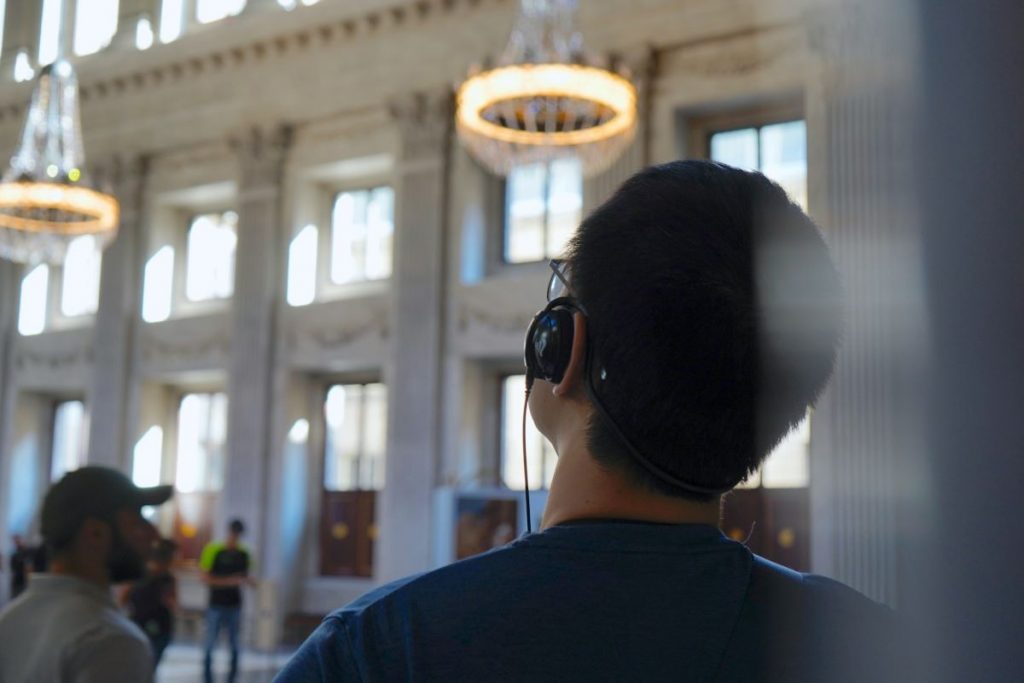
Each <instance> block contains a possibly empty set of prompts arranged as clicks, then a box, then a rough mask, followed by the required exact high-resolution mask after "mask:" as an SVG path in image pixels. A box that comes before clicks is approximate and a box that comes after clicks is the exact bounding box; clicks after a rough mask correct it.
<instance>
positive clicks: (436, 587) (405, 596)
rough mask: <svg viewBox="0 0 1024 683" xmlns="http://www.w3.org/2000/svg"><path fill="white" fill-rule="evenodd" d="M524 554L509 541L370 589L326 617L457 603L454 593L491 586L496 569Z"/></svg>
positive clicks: (513, 561)
mask: <svg viewBox="0 0 1024 683" xmlns="http://www.w3.org/2000/svg"><path fill="white" fill-rule="evenodd" d="M523 553H524V549H523V548H522V547H521V546H518V545H517V544H511V545H507V546H504V547H501V548H497V549H494V550H490V551H488V552H485V553H482V554H480V555H476V556H474V557H470V558H467V559H464V560H459V561H458V562H454V563H452V564H449V565H445V566H443V567H439V568H437V569H432V570H430V571H426V572H421V573H419V574H412V575H410V576H406V577H404V578H401V579H398V580H396V581H392V582H391V583H388V584H385V585H383V586H381V587H379V588H376V589H374V590H372V591H369V592H368V593H366V594H365V595H363V596H362V597H360V598H358V599H357V600H355V601H353V602H351V603H349V604H348V605H346V606H344V607H342V608H340V609H338V610H335V611H334V612H332V613H331V614H329V615H328V619H330V618H336V619H341V620H349V619H357V618H359V617H360V616H363V615H365V614H366V613H368V612H374V611H381V610H386V611H391V609H392V608H393V607H394V606H396V605H402V604H406V603H409V602H413V601H415V602H418V603H431V602H435V601H443V602H446V603H453V602H454V603H456V604H458V598H457V596H459V595H465V594H466V593H467V592H469V591H471V590H472V589H473V587H474V585H475V584H477V583H480V584H484V583H489V584H492V585H493V582H494V579H495V577H496V576H500V574H499V573H497V572H499V571H500V570H507V568H510V567H512V566H514V565H517V564H519V563H520V562H523V561H524V560H525V558H524V557H523ZM499 568H500V569H499Z"/></svg>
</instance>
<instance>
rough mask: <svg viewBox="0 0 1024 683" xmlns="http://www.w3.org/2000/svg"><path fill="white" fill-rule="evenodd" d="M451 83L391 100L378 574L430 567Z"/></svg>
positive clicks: (440, 396)
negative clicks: (390, 235) (388, 355)
mask: <svg viewBox="0 0 1024 683" xmlns="http://www.w3.org/2000/svg"><path fill="white" fill-rule="evenodd" d="M451 103H452V96H451V93H450V92H448V91H440V92H430V93H411V94H409V95H407V96H405V97H403V98H401V99H400V100H397V101H395V102H393V103H392V105H391V112H392V115H393V117H394V120H395V122H396V124H397V126H398V131H399V150H398V166H397V174H396V187H395V190H396V192H395V201H396V206H395V249H394V259H395V262H394V271H393V272H394V275H393V276H392V281H391V286H392V290H393V292H394V302H395V303H394V306H393V308H392V314H391V326H390V328H391V337H392V339H393V342H392V343H393V347H392V349H393V354H394V355H393V360H392V364H391V367H390V374H389V376H388V377H386V381H387V384H388V413H389V414H388V451H387V465H386V471H387V479H386V481H385V484H384V490H383V491H382V492H381V495H380V496H379V498H378V503H377V518H378V519H379V520H380V537H379V540H378V545H377V559H376V568H375V574H376V576H375V578H376V579H378V580H379V581H388V580H391V579H394V578H397V577H400V576H404V575H406V574H409V573H412V572H418V571H423V570H425V569H427V568H429V567H430V554H431V535H430V530H431V520H430V510H431V503H432V495H433V489H434V486H435V483H436V479H437V469H438V462H439V460H438V458H439V450H440V439H441V404H442V401H443V400H444V396H443V390H442V384H441V360H442V351H443V332H444V325H445V323H444V291H443V290H444V272H445V263H444V261H445V241H444V235H445V218H446V196H447V173H448V149H449V144H450V132H451V124H452V114H451Z"/></svg>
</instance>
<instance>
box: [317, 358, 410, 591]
mask: <svg viewBox="0 0 1024 683" xmlns="http://www.w3.org/2000/svg"><path fill="white" fill-rule="evenodd" d="M378 383H379V384H383V385H384V387H385V391H387V392H388V393H387V395H388V404H387V406H388V407H387V409H386V411H385V420H386V425H385V430H386V436H385V439H386V440H385V452H384V486H387V467H388V453H387V447H388V443H389V439H388V436H387V435H389V434H390V413H391V411H390V387H389V385H388V383H387V381H386V376H385V373H384V372H383V370H366V371H356V372H347V373H343V374H331V375H326V376H322V377H320V378H319V379H318V380H317V381H315V382H313V383H312V385H311V386H310V392H311V393H310V397H311V399H312V405H313V410H312V411H310V436H309V438H308V440H307V442H306V446H307V447H308V448H310V449H312V450H310V451H308V453H309V454H310V456H312V457H313V458H314V461H313V462H315V463H317V465H316V467H314V471H313V473H312V474H313V475H314V477H313V478H312V479H313V480H312V481H311V482H310V489H307V490H308V491H309V494H310V495H309V505H310V508H309V510H310V514H311V515H313V519H314V520H315V522H314V533H313V538H314V539H315V541H314V542H313V543H311V544H310V547H309V550H308V554H307V561H306V574H307V576H308V580H309V581H312V582H315V583H316V582H326V583H328V584H330V585H345V586H353V587H357V588H359V589H360V590H362V589H364V588H365V587H366V586H369V585H371V584H372V582H373V581H374V580H375V579H374V577H375V576H376V573H377V570H378V565H377V552H376V538H374V539H372V540H373V542H374V546H373V547H372V548H371V552H370V555H369V560H368V562H369V565H368V566H369V576H367V575H365V574H359V573H353V574H338V573H324V571H323V569H324V546H323V537H324V529H323V528H322V525H323V520H324V515H325V510H324V508H325V506H326V505H328V503H329V501H330V499H331V498H332V496H334V497H339V496H340V497H344V496H350V497H354V498H358V497H359V496H365V495H366V494H372V495H373V496H374V506H373V508H374V509H373V521H372V524H373V526H375V527H376V526H377V525H379V523H380V515H379V506H380V500H381V492H382V490H383V487H382V488H381V489H345V490H341V491H336V490H334V489H328V488H327V483H326V473H327V442H328V438H327V432H328V429H329V427H328V424H327V412H326V407H327V395H328V393H329V392H330V390H331V387H334V386H337V385H353V384H358V385H364V386H365V385H367V384H378ZM356 523H357V522H356ZM357 557H358V551H357ZM363 559H364V560H365V558H363Z"/></svg>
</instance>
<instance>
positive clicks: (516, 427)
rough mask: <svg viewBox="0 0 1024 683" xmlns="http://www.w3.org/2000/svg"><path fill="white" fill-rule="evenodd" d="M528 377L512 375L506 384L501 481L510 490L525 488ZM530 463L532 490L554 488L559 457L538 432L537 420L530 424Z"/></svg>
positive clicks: (528, 452)
mask: <svg viewBox="0 0 1024 683" xmlns="http://www.w3.org/2000/svg"><path fill="white" fill-rule="evenodd" d="M525 395H526V377H525V376H523V375H512V376H510V377H506V378H505V380H504V381H503V382H502V411H501V412H502V419H501V478H502V482H503V483H504V484H505V486H507V487H509V488H510V489H519V490H521V489H522V488H523V438H522V419H523V403H524V397H525ZM526 460H527V466H528V468H529V471H530V488H531V489H535V488H538V487H540V486H541V484H542V482H543V486H544V488H549V487H550V486H551V479H552V477H553V476H554V474H555V464H556V463H557V461H558V455H557V454H556V453H555V449H554V447H553V446H552V445H551V443H550V442H548V440H547V439H545V438H544V436H543V435H542V434H541V433H540V432H539V431H538V430H537V427H536V425H534V424H533V419H528V420H527V422H526Z"/></svg>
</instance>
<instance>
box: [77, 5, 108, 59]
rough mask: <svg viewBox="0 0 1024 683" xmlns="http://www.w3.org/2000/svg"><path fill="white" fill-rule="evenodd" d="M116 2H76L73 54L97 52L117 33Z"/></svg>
mask: <svg viewBox="0 0 1024 683" xmlns="http://www.w3.org/2000/svg"><path fill="white" fill-rule="evenodd" d="M117 4H118V0H78V5H77V7H76V8H75V45H74V47H75V54H78V55H91V54H93V53H94V52H99V51H100V50H102V49H103V48H105V47H106V46H107V45H109V44H110V41H111V40H112V39H113V37H114V34H115V33H116V32H117Z"/></svg>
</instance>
